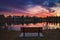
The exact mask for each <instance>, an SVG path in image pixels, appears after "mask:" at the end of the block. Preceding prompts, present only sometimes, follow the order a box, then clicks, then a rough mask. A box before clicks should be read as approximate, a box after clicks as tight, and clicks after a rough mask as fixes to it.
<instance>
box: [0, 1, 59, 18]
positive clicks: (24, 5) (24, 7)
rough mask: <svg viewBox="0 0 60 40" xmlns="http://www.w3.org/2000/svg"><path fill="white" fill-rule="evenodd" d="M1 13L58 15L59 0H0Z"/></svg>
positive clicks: (40, 15) (42, 15) (6, 14)
mask: <svg viewBox="0 0 60 40" xmlns="http://www.w3.org/2000/svg"><path fill="white" fill-rule="evenodd" d="M57 10H58V11H57ZM1 14H4V15H5V16H8V15H12V16H13V15H15V16H21V15H24V16H27V15H28V16H37V17H46V16H55V15H57V16H60V0H0V15H1Z"/></svg>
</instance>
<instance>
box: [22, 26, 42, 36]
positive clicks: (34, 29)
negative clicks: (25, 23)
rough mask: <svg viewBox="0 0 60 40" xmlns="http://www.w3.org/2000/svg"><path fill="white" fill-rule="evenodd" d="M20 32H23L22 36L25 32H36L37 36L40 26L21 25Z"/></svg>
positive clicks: (40, 30)
mask: <svg viewBox="0 0 60 40" xmlns="http://www.w3.org/2000/svg"><path fill="white" fill-rule="evenodd" d="M21 32H22V33H23V36H24V37H25V33H38V36H39V35H40V32H42V27H21Z"/></svg>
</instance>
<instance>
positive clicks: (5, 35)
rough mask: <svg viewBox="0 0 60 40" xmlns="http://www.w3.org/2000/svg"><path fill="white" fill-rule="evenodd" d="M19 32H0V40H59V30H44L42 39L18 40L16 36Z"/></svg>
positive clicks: (26, 39)
mask: <svg viewBox="0 0 60 40" xmlns="http://www.w3.org/2000/svg"><path fill="white" fill-rule="evenodd" d="M19 34H20V32H15V31H3V32H2V31H1V32H0V40H60V29H56V30H44V31H43V34H44V37H42V38H41V37H30V38H29V37H23V38H20V37H18V35H19Z"/></svg>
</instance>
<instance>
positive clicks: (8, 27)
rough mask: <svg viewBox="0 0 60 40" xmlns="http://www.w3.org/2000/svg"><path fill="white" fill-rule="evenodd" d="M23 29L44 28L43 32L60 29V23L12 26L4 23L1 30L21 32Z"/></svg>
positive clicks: (0, 27)
mask: <svg viewBox="0 0 60 40" xmlns="http://www.w3.org/2000/svg"><path fill="white" fill-rule="evenodd" d="M21 27H42V28H43V30H47V29H51V30H52V29H59V28H60V23H49V22H38V23H27V24H26V23H24V24H19V23H16V24H10V25H8V23H4V25H2V26H0V29H1V30H9V31H12V30H13V31H20V30H21Z"/></svg>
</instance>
